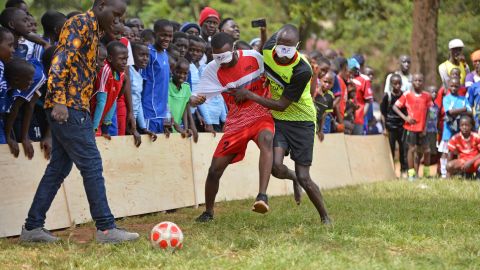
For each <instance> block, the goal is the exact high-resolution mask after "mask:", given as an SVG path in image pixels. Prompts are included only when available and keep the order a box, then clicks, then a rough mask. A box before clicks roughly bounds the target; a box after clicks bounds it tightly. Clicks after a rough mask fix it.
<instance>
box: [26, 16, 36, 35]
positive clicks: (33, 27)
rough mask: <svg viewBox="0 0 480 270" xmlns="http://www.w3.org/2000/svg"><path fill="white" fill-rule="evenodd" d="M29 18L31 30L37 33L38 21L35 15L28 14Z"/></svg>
mask: <svg viewBox="0 0 480 270" xmlns="http://www.w3.org/2000/svg"><path fill="white" fill-rule="evenodd" d="M28 20H29V21H30V32H33V33H37V26H38V25H37V21H35V18H34V17H33V16H28Z"/></svg>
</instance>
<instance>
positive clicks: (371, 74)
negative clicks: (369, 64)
mask: <svg viewBox="0 0 480 270" xmlns="http://www.w3.org/2000/svg"><path fill="white" fill-rule="evenodd" d="M365 75H367V76H368V77H369V78H370V81H373V78H375V71H373V69H371V68H365Z"/></svg>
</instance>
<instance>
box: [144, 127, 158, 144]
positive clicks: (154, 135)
mask: <svg viewBox="0 0 480 270" xmlns="http://www.w3.org/2000/svg"><path fill="white" fill-rule="evenodd" d="M145 133H147V134H148V136H150V140H152V142H154V141H156V140H157V134H155V133H153V132H151V131H150V130H148V129H147V130H145Z"/></svg>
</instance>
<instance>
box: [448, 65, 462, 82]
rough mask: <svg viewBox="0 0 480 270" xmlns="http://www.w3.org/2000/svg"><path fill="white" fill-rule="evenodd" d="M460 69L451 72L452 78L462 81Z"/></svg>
mask: <svg viewBox="0 0 480 270" xmlns="http://www.w3.org/2000/svg"><path fill="white" fill-rule="evenodd" d="M460 73H461V72H460V69H458V68H453V69H452V70H451V71H450V78H459V79H460Z"/></svg>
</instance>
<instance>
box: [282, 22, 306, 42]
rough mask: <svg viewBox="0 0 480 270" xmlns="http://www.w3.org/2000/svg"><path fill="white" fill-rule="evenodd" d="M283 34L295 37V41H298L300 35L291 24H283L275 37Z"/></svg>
mask: <svg viewBox="0 0 480 270" xmlns="http://www.w3.org/2000/svg"><path fill="white" fill-rule="evenodd" d="M283 32H287V33H291V34H293V35H294V36H295V38H296V39H297V40H300V33H299V32H298V28H297V27H296V26H295V25H293V24H285V25H284V26H282V28H281V29H280V30H279V31H278V33H277V37H278V36H279V35H280V34H281V33H283Z"/></svg>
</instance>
